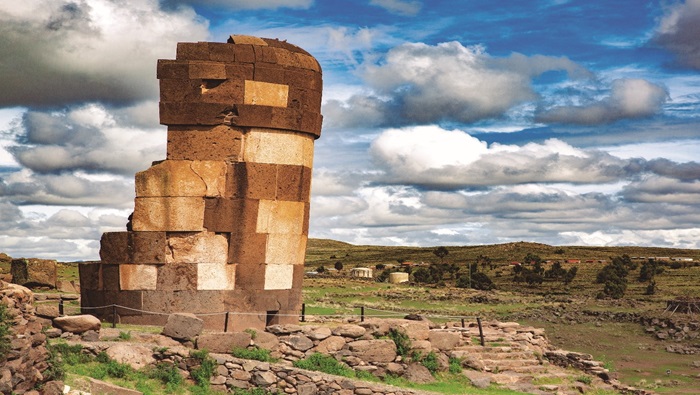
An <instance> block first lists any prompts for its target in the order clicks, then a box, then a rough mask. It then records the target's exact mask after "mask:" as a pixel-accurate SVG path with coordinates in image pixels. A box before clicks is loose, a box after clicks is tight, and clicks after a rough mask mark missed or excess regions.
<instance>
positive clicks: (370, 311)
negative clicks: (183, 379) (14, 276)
mask: <svg viewBox="0 0 700 395" xmlns="http://www.w3.org/2000/svg"><path fill="white" fill-rule="evenodd" d="M70 301H73V300H67V299H63V298H61V299H58V300H55V299H54V300H45V301H38V302H37V303H40V304H46V303H55V302H58V314H59V315H60V316H65V315H76V314H83V313H86V312H89V311H91V310H93V311H94V310H102V314H103V315H104V314H109V313H111V314H110V315H111V324H112V328H116V325H117V319H118V317H119V314H118V313H119V311H120V310H122V311H130V312H135V313H140V314H143V315H159V316H169V315H170V314H172V313H168V312H160V311H149V310H142V309H135V308H133V307H128V306H122V305H118V304H108V305H104V306H74V305H70V304H68V305H67V304H65V303H64V302H70ZM350 308H352V309H353V310H358V312H357V313H354V312H353V313H336V314H307V312H306V311H307V306H306V303H302V305H301V312H300V313H299V314H280V313H275V316H276V317H297V318H298V319H299V320H300V321H301V322H306V318H307V317H314V318H315V317H327V318H332V319H352V318H354V319H357V320H359V321H360V322H364V321H365V318H397V317H405V316H406V315H408V314H411V312H407V311H394V310H382V309H377V308H374V307H366V306H352V307H350ZM110 310H111V311H110ZM261 314H265V313H260V312H257V313H256V312H242V311H220V312H207V313H193V315H195V316H197V317H211V316H221V315H223V316H224V328H223V329H224V332H228V327H229V321H230V320H231V319H232V317H235V316H260V315H261ZM421 317H425V318H431V319H447V320H459V321H460V322H461V326H462V327H463V328H464V327H466V326H467V322H468V321H470V320H471V322H474V321H476V323H477V326H478V327H479V334H480V337H481V342H482V345H483V338H484V336H483V329H482V325H481V318H480V317H478V316H463V315H442V314H421Z"/></svg>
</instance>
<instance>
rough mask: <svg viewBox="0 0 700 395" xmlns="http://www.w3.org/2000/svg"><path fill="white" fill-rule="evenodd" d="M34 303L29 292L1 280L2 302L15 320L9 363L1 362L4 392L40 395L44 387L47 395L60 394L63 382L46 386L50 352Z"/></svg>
mask: <svg viewBox="0 0 700 395" xmlns="http://www.w3.org/2000/svg"><path fill="white" fill-rule="evenodd" d="M33 302H34V295H33V293H32V292H31V291H30V290H29V289H27V288H25V287H23V286H20V285H16V284H9V283H6V282H4V281H0V303H2V304H3V305H5V306H6V307H7V312H8V313H9V315H10V316H12V317H13V322H12V324H13V325H12V327H11V328H10V332H11V334H10V339H9V340H10V350H9V351H8V354H7V356H6V358H5V360H0V393H3V394H39V392H38V391H36V388H38V387H39V386H43V387H44V391H43V393H45V394H60V393H61V390H62V389H63V385H62V383H58V382H52V383H46V381H47V379H46V378H45V377H44V374H43V373H44V372H45V371H46V369H47V368H48V367H49V365H48V361H47V360H48V355H49V353H48V350H47V349H46V335H44V334H43V333H42V321H41V320H40V319H39V318H37V317H36V315H35V314H34V313H35V310H34V306H33Z"/></svg>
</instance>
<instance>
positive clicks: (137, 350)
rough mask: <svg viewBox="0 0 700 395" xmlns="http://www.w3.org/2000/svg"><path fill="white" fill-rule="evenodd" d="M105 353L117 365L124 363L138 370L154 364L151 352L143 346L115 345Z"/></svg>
mask: <svg viewBox="0 0 700 395" xmlns="http://www.w3.org/2000/svg"><path fill="white" fill-rule="evenodd" d="M105 353H107V355H108V356H109V357H110V358H112V359H113V360H115V361H117V362H119V363H125V364H128V365H129V366H131V367H132V368H134V369H136V370H138V369H141V368H142V367H144V366H147V365H149V364H153V363H155V359H154V358H153V351H152V350H151V349H150V348H148V347H144V346H139V345H134V344H119V343H118V344H115V345H113V346H110V347H109V348H108V349H107V350H105Z"/></svg>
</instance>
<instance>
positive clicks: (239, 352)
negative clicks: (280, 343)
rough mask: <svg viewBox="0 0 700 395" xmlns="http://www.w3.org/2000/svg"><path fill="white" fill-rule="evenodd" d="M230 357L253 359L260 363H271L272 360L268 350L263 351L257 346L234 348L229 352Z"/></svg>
mask: <svg viewBox="0 0 700 395" xmlns="http://www.w3.org/2000/svg"><path fill="white" fill-rule="evenodd" d="M231 355H233V356H234V357H236V358H242V359H254V360H256V361H262V362H273V360H274V358H272V357H271V356H270V350H265V349H264V348H260V347H257V346H255V347H253V348H243V347H235V348H234V349H233V350H232V351H231Z"/></svg>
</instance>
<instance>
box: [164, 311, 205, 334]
mask: <svg viewBox="0 0 700 395" xmlns="http://www.w3.org/2000/svg"><path fill="white" fill-rule="evenodd" d="M203 328H204V321H202V320H201V319H200V318H197V316H195V315H194V314H190V313H174V314H170V315H169V316H168V321H167V322H166V323H165V327H163V335H165V336H168V337H172V338H173V339H178V340H191V339H194V338H195V337H197V336H198V335H199V334H200V333H202V329H203Z"/></svg>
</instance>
